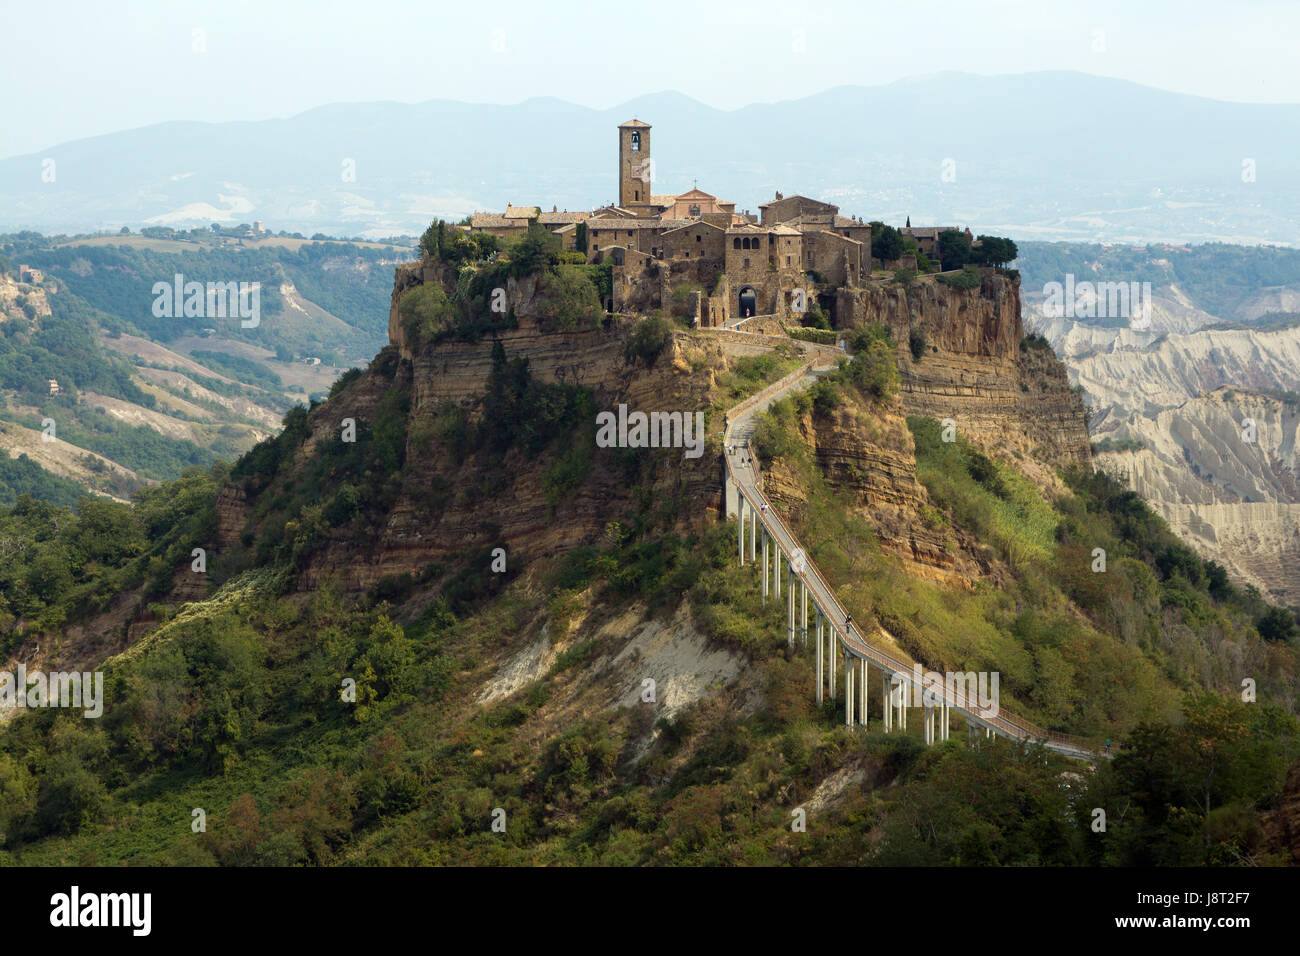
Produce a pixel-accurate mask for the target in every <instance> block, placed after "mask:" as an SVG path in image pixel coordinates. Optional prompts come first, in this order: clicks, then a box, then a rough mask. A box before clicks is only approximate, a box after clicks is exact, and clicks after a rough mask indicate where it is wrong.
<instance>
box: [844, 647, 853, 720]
mask: <svg viewBox="0 0 1300 956" xmlns="http://www.w3.org/2000/svg"><path fill="white" fill-rule="evenodd" d="M844 726H846V727H852V726H853V655H852V654H850V653H849V652H848V651H845V652H844Z"/></svg>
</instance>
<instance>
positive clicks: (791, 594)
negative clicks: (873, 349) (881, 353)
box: [722, 342, 1102, 761]
mask: <svg viewBox="0 0 1300 956" xmlns="http://www.w3.org/2000/svg"><path fill="white" fill-rule="evenodd" d="M798 344H800V345H801V346H803V347H804V355H805V357H806V358H808V359H809V361H807V362H806V363H805V364H804V365H802V366H801V367H800V368H798V369H796V370H795V371H793V372H791V373H790V374H789V375H787V376H785V377H784V378H783V379H781V380H780V381H778V382H775V383H773V384H772V385H770V386H768V387H767V388H765V389H763V390H762V391H761V392H759V393H758V394H757V395H753V396H751V397H750V398H748V399H746V400H745V401H743V402H740V403H739V404H738V405H736V406H735V407H733V408H731V409H730V410H728V412H727V419H726V428H725V430H724V433H723V451H722V457H723V461H724V463H725V468H724V497H725V502H726V516H727V517H728V518H730V517H733V516H734V517H735V518H736V528H737V551H738V556H739V559H740V563H741V564H742V565H743V564H745V562H746V561H749V562H750V563H752V564H755V565H758V566H759V567H760V578H761V585H760V586H761V588H762V593H763V600H764V603H766V602H767V600H768V599H769V598H770V599H771V600H773V601H780V600H781V586H782V580H781V579H782V576H783V575H784V577H785V595H786V596H785V600H786V633H787V640H788V642H789V645H790V646H791V647H794V646H796V644H798V645H800V646H802V647H807V644H808V637H809V635H810V633H811V634H812V637H813V656H814V658H815V660H816V672H817V678H816V688H815V698H816V701H817V703H818V704H819V705H820V704H821V703H822V702H823V700H825V699H826V698H827V697H829V699H831V700H839V699H840V697H841V696H842V698H843V701H844V723H845V724H846V725H847V726H850V727H852V726H859V727H866V726H867V725H868V717H867V702H868V681H869V679H870V671H871V668H872V666H873V665H874V667H875V669H876V670H877V671H879V673H880V679H881V688H882V695H881V700H882V706H881V721H882V724H883V727H884V729H885V730H886V731H889V730H906V729H907V722H908V712H909V710H911V709H913V708H911V707H909V701H911V702H912V703H916V701H918V700H920V701H921V710H922V715H921V720H922V727H923V730H924V736H925V741H926V743H927V744H929V743H934V742H935V741H936V740H947V739H948V737H949V733H950V730H951V719H952V713H953V712H954V711H955V712H956V713H958V714H959V715H961V716H962V717H963V718H964V719H965V722H966V726H967V730H968V735H969V737H970V739H971V741H972V742H973V741H974V740H975V738H976V737H977V736H978V734H979V732H980V731H981V730H982V731H983V735H984V736H985V737H992V736H999V737H1006V738H1009V739H1011V740H1015V741H1019V742H1024V743H1039V744H1042V745H1043V746H1044V747H1045V748H1047V749H1048V750H1052V751H1055V752H1056V753H1060V754H1064V755H1065V756H1068V757H1074V758H1077V759H1080V760H1089V761H1092V760H1096V759H1097V758H1098V757H1099V756H1102V753H1100V752H1099V749H1098V748H1097V746H1096V745H1095V742H1094V741H1089V740H1086V739H1084V738H1081V737H1073V736H1070V735H1068V734H1061V733H1056V732H1054V731H1049V730H1045V729H1043V728H1041V727H1038V726H1036V725H1034V724H1032V723H1030V722H1029V721H1026V720H1023V719H1020V718H1018V717H1015V716H1013V715H1011V714H1009V713H1007V712H1006V711H1005V710H1002V709H1001V708H997V707H994V708H988V707H985V706H981V701H980V700H979V697H978V695H976V694H968V693H964V692H963V691H962V690H961V689H960V688H959V687H956V686H953V685H952V684H949V683H947V682H945V683H944V684H943V685H942V686H940V685H938V684H930V683H928V682H927V681H926V680H925V678H924V676H923V675H924V672H925V670H926V668H924V667H920V668H919V672H918V665H917V663H916V662H914V661H911V660H905V659H903V658H901V657H899V656H898V655H896V654H894V653H891V652H888V651H885V650H882V649H881V647H879V646H876V645H875V644H872V643H871V642H869V641H868V639H867V638H868V636H867V635H865V634H864V633H863V632H862V631H861V629H860V628H859V627H858V626H857V625H856V624H854V623H853V622H852V621H851V620H850V618H849V613H848V611H847V610H846V609H845V608H844V606H843V605H841V604H840V602H839V600H838V599H837V598H836V597H835V593H834V591H833V590H832V589H831V586H830V585H829V584H828V583H827V582H826V579H825V578H823V577H822V574H821V572H820V571H819V570H818V568H817V565H816V563H815V562H814V561H813V560H812V558H811V557H810V556H809V551H808V549H807V548H806V547H803V546H802V545H801V544H800V542H799V541H798V539H797V538H796V537H795V535H794V533H793V532H792V531H791V530H790V529H789V527H788V526H787V525H786V523H785V522H784V521H782V520H781V517H780V516H779V515H778V514H777V513H776V511H775V510H774V509H773V508H772V506H771V504H770V503H769V502H768V500H767V498H766V497H765V496H764V495H763V492H762V490H761V482H760V481H759V475H760V472H759V464H758V462H757V461H756V460H755V459H754V457H753V455H752V453H751V451H750V437H751V436H752V435H753V432H754V426H755V422H756V420H757V417H758V416H759V415H760V414H761V413H762V412H763V410H764V409H766V408H767V407H768V406H769V405H771V404H772V402H774V401H777V400H778V399H780V398H782V397H783V396H785V395H788V394H790V393H792V392H796V391H799V390H801V389H805V388H807V387H809V386H810V385H811V384H812V383H813V382H815V381H816V380H817V377H818V376H819V375H823V374H825V373H826V372H828V371H830V370H831V369H833V368H834V367H835V365H836V363H837V362H838V360H839V359H840V358H842V357H843V356H844V353H843V352H841V351H840V350H839V349H836V348H831V347H828V346H821V345H814V344H812V343H805V342H800V343H798ZM810 605H811V609H812V615H813V627H812V629H811V632H810V629H809V606H810ZM877 630H878V629H877ZM879 633H881V634H883V633H884V632H883V631H880V632H879ZM841 673H842V679H840V680H838V681H837V677H838V676H839V675H840V674H841ZM839 688H842V691H840V693H837V690H839ZM985 703H987V701H986V702H985Z"/></svg>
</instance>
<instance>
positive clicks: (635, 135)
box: [632, 129, 641, 153]
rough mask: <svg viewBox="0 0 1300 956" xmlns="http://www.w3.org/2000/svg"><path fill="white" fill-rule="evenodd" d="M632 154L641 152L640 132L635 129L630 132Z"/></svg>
mask: <svg viewBox="0 0 1300 956" xmlns="http://www.w3.org/2000/svg"><path fill="white" fill-rule="evenodd" d="M632 152H634V153H639V152H641V132H640V131H639V130H635V129H634V130H632Z"/></svg>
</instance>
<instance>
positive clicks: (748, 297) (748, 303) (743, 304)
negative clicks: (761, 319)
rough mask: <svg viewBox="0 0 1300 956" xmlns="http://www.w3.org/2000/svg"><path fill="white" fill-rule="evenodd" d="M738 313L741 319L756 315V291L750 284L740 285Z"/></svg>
mask: <svg viewBox="0 0 1300 956" xmlns="http://www.w3.org/2000/svg"><path fill="white" fill-rule="evenodd" d="M739 314H740V317H741V318H742V319H745V318H749V317H750V316H753V315H758V293H757V292H755V291H754V287H753V286H752V285H744V286H741V287H740V301H739Z"/></svg>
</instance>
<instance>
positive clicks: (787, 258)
mask: <svg viewBox="0 0 1300 956" xmlns="http://www.w3.org/2000/svg"><path fill="white" fill-rule="evenodd" d="M785 264H786V265H789V264H790V257H789V256H786V257H785Z"/></svg>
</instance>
